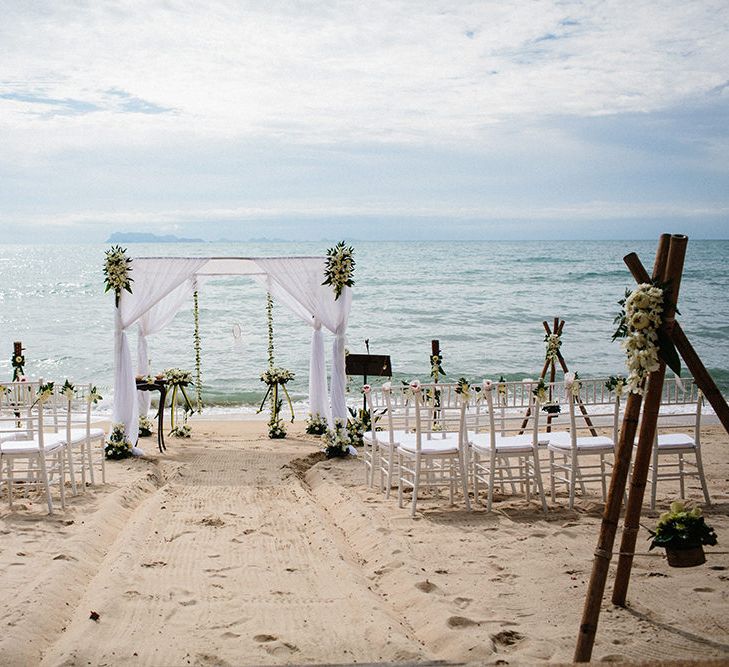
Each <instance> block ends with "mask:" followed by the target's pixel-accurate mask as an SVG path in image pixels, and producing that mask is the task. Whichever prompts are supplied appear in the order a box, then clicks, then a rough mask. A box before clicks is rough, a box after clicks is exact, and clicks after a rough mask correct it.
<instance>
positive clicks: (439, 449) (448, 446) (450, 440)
mask: <svg viewBox="0 0 729 667" xmlns="http://www.w3.org/2000/svg"><path fill="white" fill-rule="evenodd" d="M407 435H409V436H413V437H412V438H410V437H408V438H407V439H405V440H403V441H401V442H399V443H398V449H399V450H401V451H403V452H406V453H408V454H414V453H415V452H416V451H417V442H416V440H415V437H414V436H415V434H414V433H409V434H407ZM420 443H421V445H420V453H421V454H457V453H458V434H457V433H452V434H449V435H447V436H446V437H441V435H440V434H433V437H432V439H431V440H428V438H426V437H425V436H422V437H421V440H420Z"/></svg>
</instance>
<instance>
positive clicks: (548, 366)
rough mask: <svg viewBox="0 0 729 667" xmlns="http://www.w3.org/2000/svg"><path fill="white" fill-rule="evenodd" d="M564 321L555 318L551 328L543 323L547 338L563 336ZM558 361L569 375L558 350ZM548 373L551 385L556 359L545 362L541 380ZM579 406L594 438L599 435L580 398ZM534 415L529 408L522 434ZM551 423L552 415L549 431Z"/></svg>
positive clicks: (522, 426) (540, 376) (548, 420)
mask: <svg viewBox="0 0 729 667" xmlns="http://www.w3.org/2000/svg"><path fill="white" fill-rule="evenodd" d="M564 324H565V321H564V320H560V319H559V317H555V318H554V323H553V326H552V327H551V328H550V326H549V323H548V322H547V320H544V321H543V322H542V326H544V330H545V331H546V332H547V336H551V335H552V334H556V335H557V336H561V335H562V330H563V329H564ZM556 356H557V361H559V365H560V368H561V369H562V372H563V373H565V374H566V373H569V368H567V362H566V361H565V360H564V357H563V356H562V352H561V351H560V350H559V349H558V350H557V355H556ZM547 371H549V382H550V384H552V383H554V380H555V376H556V367H555V364H554V358H551V357H550V358H548V359H545V360H544V366H543V367H542V372H541V373H540V375H539V379H540V380H546V378H547ZM549 394H550V396H549V397H550V399H551V398H552V388H551V387H550V389H549ZM577 404H578V405H579V407H580V412H582V415H583V417H584V418H585V424H587V427H588V428H589V429H590V433H591V434H592V435H593V436H596V435H597V431H596V430H595V427H594V426H593V424H592V421H590V417H589V415H588V413H587V408H585V405H584V403H583V402H582V400H581V399H580V398H579V397H578V398H577ZM531 414H532V410H531V407H529V408H527V411H526V414H525V415H524V421H523V422H522V425H521V428H522V433H523V432H524V430H525V429H526V427H527V425H528V424H529V417H530V416H531ZM551 423H552V415H547V431H550V430H551Z"/></svg>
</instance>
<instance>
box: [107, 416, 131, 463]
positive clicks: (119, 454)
mask: <svg viewBox="0 0 729 667" xmlns="http://www.w3.org/2000/svg"><path fill="white" fill-rule="evenodd" d="M131 455H132V443H131V442H130V441H129V438H127V434H126V432H125V430H124V424H122V423H116V424H113V425H112V427H111V433H109V437H108V438H107V439H106V443H105V444H104V456H106V458H107V459H116V460H118V459H126V458H129V457H130V456H131Z"/></svg>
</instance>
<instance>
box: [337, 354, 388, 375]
mask: <svg viewBox="0 0 729 667" xmlns="http://www.w3.org/2000/svg"><path fill="white" fill-rule="evenodd" d="M345 362H346V364H345V368H346V373H347V375H367V376H372V375H375V376H377V375H386V376H387V377H392V365H391V364H390V355H389V354H348V355H347V356H346V357H345Z"/></svg>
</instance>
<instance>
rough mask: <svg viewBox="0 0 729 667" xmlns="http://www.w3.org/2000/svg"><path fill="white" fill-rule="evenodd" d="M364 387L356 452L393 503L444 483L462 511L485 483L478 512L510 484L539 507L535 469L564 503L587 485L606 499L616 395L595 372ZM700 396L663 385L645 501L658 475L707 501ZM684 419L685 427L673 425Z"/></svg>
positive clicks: (690, 385) (368, 476)
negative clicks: (553, 379)
mask: <svg viewBox="0 0 729 667" xmlns="http://www.w3.org/2000/svg"><path fill="white" fill-rule="evenodd" d="M364 391H365V397H366V400H367V405H368V409H369V411H370V414H371V423H372V425H373V428H372V429H371V430H370V431H368V432H367V433H366V434H365V440H364V442H365V447H364V449H363V452H362V458H363V460H364V466H365V480H366V483H367V484H368V485H370V486H373V485H374V480H375V474H376V473H379V485H380V488H381V489H382V490H383V491H384V492H385V493H386V494H387V496H388V497H389V495H390V491H391V489H392V488H393V486H394V483H395V482H396V484H397V488H398V500H399V504H400V506H402V505H403V491H405V490H407V489H410V490H412V505H411V513H412V515H413V516H414V515H415V511H416V507H417V502H418V490H419V489H420V488H423V487H426V488H434V487H439V486H443V487H447V488H448V489H449V497H450V500H451V503H453V501H454V495H455V491H456V489H458V490H460V493H461V494H462V496H463V498H464V502H465V504H466V506H467V507H468V509H470V503H471V497H470V496H471V493H472V495H473V498H474V500H475V501H478V502H480V496H481V490H482V488H483V489H485V492H486V498H485V505H486V508H487V510H488V511H491V509H492V506H493V498H494V491H495V489H496V488H497V487H498V488H499V489H500V490H501V491H502V492H503V491H505V489H507V488H509V489H510V490H511V492H512V493H517V489H518V492H524V493H525V495H526V498H527V500H531V497H532V494H534V495H536V496H537V497H538V498H539V501H540V504H541V507H542V509H543V510H544V511H545V512H546V511H547V502H546V497H545V491H544V486H545V484H544V478H543V474H542V471H543V468H544V466H546V471H545V472H546V474H547V475H548V480H549V481H548V483H549V490H550V496H551V500H552V502H553V503H554V502H555V500H556V495H557V490H558V489H560V488H565V489H566V492H567V496H568V504H569V507H570V509H571V508H573V507H574V502H575V496H576V493H577V491H578V490H579V491H580V492H581V493H582V494H583V495H584V494H585V493H586V485H587V484H589V483H594V482H597V483H599V485H600V489H601V492H602V499H603V501H604V500H605V499H606V496H607V488H608V484H609V479H610V473H611V470H612V462H613V457H614V453H615V446H616V443H617V440H618V433H619V428H620V419H621V395H620V392H619V391H618V392H616V391H615V390H614V388H613V389H611V388H609V385H608V383H607V382H606V380H605V379H589V380H575V379H574V378H573V377H572V376H570V375H568V376H566V382H559V383H551V384H550V383H546V384H544V383H542V385H541V389H540V383H537V382H535V381H531V380H525V381H522V382H499V383H494V382H490V381H488V380H485V381H484V382H483V383H482V385H480V386H470V385H469V384H468V383H447V384H446V383H440V384H437V385H436V384H427V385H424V384H420V383H419V382H418V381H413V382H411V383H409V384H407V385H405V384H403V385H402V386H393V384H392V383H390V382H387V383H385V384H384V385H382V387H380V388H378V389H375V388H372V387H370V386H369V385H365V388H364ZM536 394H539V396H537V395H536ZM702 403H703V399H702V397H701V393H700V392H699V391H698V389H697V387H696V385H695V384H694V382H693V381H691V380H680V381H677V382H675V383H674V382H670V383H667V385H666V388H665V391H664V400H663V403H662V407H661V411H660V414H659V422H658V429H657V438H656V442H655V443H654V447H653V460H652V465H651V469H650V476H649V482H650V483H651V484H652V489H651V501H650V502H651V507H655V503H656V488H657V485H658V483H659V482H660V481H665V480H677V481H678V482H679V490H680V495H681V497H682V498H683V497H685V492H686V488H685V479H686V478H688V477H697V478H698V479H699V481H700V484H701V488H702V491H703V495H704V500H705V501H706V503H707V504H709V503H710V497H709V493H708V489H707V485H706V479H705V475H704V470H703V464H702V459H701V443H700V425H701V408H702ZM686 426H689V427H690V432H689V433H686V432H681V431H682V430H683V429H685V428H686ZM667 428H668V429H670V431H671V432H670V433H669V432H664V431H665V429H667ZM677 431H679V432H677ZM686 455H691V457H690V458H689V459H687V458H686ZM669 457H670V458H669Z"/></svg>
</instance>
